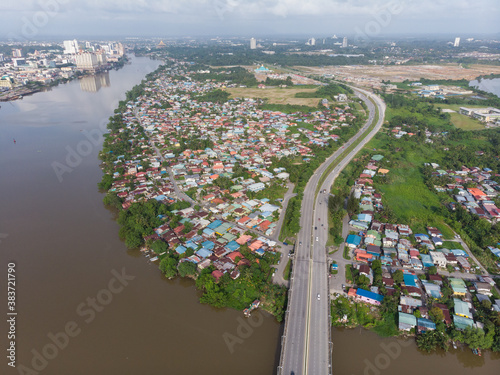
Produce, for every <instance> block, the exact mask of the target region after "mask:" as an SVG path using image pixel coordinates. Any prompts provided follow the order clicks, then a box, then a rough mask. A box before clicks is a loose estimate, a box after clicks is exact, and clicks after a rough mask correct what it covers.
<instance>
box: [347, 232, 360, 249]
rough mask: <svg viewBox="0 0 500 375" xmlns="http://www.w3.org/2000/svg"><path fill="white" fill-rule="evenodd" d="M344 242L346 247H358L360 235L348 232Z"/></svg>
mask: <svg viewBox="0 0 500 375" xmlns="http://www.w3.org/2000/svg"><path fill="white" fill-rule="evenodd" d="M345 242H346V245H347V246H348V247H351V248H354V247H358V246H359V245H360V244H361V237H360V236H357V235H355V234H350V235H348V236H347V239H346V240H345Z"/></svg>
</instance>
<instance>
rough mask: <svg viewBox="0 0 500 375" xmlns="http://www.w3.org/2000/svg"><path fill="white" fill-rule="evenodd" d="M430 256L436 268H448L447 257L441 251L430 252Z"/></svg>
mask: <svg viewBox="0 0 500 375" xmlns="http://www.w3.org/2000/svg"><path fill="white" fill-rule="evenodd" d="M429 255H430V256H431V258H432V262H433V263H434V264H435V265H436V266H438V267H441V268H445V267H446V264H447V261H446V257H445V255H444V254H443V253H441V252H439V251H429Z"/></svg>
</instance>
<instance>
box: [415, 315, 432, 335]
mask: <svg viewBox="0 0 500 375" xmlns="http://www.w3.org/2000/svg"><path fill="white" fill-rule="evenodd" d="M435 329H436V324H435V323H434V322H433V321H432V320H429V319H425V318H418V319H417V332H418V333H424V332H427V331H434V330H435Z"/></svg>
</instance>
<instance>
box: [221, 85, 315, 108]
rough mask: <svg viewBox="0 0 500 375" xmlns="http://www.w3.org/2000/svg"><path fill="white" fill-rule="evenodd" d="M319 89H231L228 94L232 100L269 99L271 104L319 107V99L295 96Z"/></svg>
mask: <svg viewBox="0 0 500 375" xmlns="http://www.w3.org/2000/svg"><path fill="white" fill-rule="evenodd" d="M316 90H317V88H312V89H310V88H308V89H306V88H293V87H292V88H287V87H285V88H278V87H275V88H265V89H258V88H247V87H245V88H239V87H238V88H229V89H227V92H229V93H230V94H231V97H232V98H236V97H238V98H260V99H264V98H267V99H268V102H269V103H273V104H295V105H309V106H314V107H315V106H317V105H318V103H319V98H296V97H295V94H296V93H298V92H314V91H316Z"/></svg>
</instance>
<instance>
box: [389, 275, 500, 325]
mask: <svg viewBox="0 0 500 375" xmlns="http://www.w3.org/2000/svg"><path fill="white" fill-rule="evenodd" d="M385 281H386V280H385V279H384V282H385ZM444 282H445V280H444V278H443V277H442V276H440V275H428V277H427V279H426V280H421V279H420V278H418V277H416V276H415V275H413V274H411V273H405V274H404V282H403V284H402V288H406V289H407V290H408V286H410V289H409V293H408V294H405V295H404V296H401V298H400V303H399V307H398V310H399V311H398V317H399V320H398V322H399V330H401V331H410V330H411V329H412V328H415V330H416V332H418V333H422V332H425V331H428V330H433V329H435V328H436V325H435V323H434V322H433V320H431V316H430V315H429V311H430V309H431V308H438V309H439V310H441V312H442V313H443V314H442V315H443V317H444V319H443V322H444V323H445V324H446V325H450V324H452V323H453V325H454V327H455V328H456V329H459V330H465V329H467V328H468V327H476V328H483V324H482V323H481V322H479V321H476V320H475V319H474V316H475V313H476V309H475V306H474V303H473V294H474V295H475V297H476V298H477V301H478V302H479V303H481V302H482V301H485V300H487V301H490V302H491V299H490V297H491V296H492V292H491V290H492V288H493V286H494V284H495V282H494V281H493V279H491V278H490V277H481V276H479V277H478V278H477V279H475V280H472V281H471V286H470V287H467V286H466V284H465V281H464V280H463V279H460V278H453V277H450V278H448V279H447V283H448V285H449V287H450V288H451V290H452V295H451V296H450V298H453V308H451V310H450V309H449V308H448V305H446V304H444V303H438V302H437V301H436V300H438V299H440V298H441V297H442V296H443V293H442V291H441V289H442V286H443V283H444ZM492 308H493V309H494V310H495V311H500V300H495V303H494V304H492Z"/></svg>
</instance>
